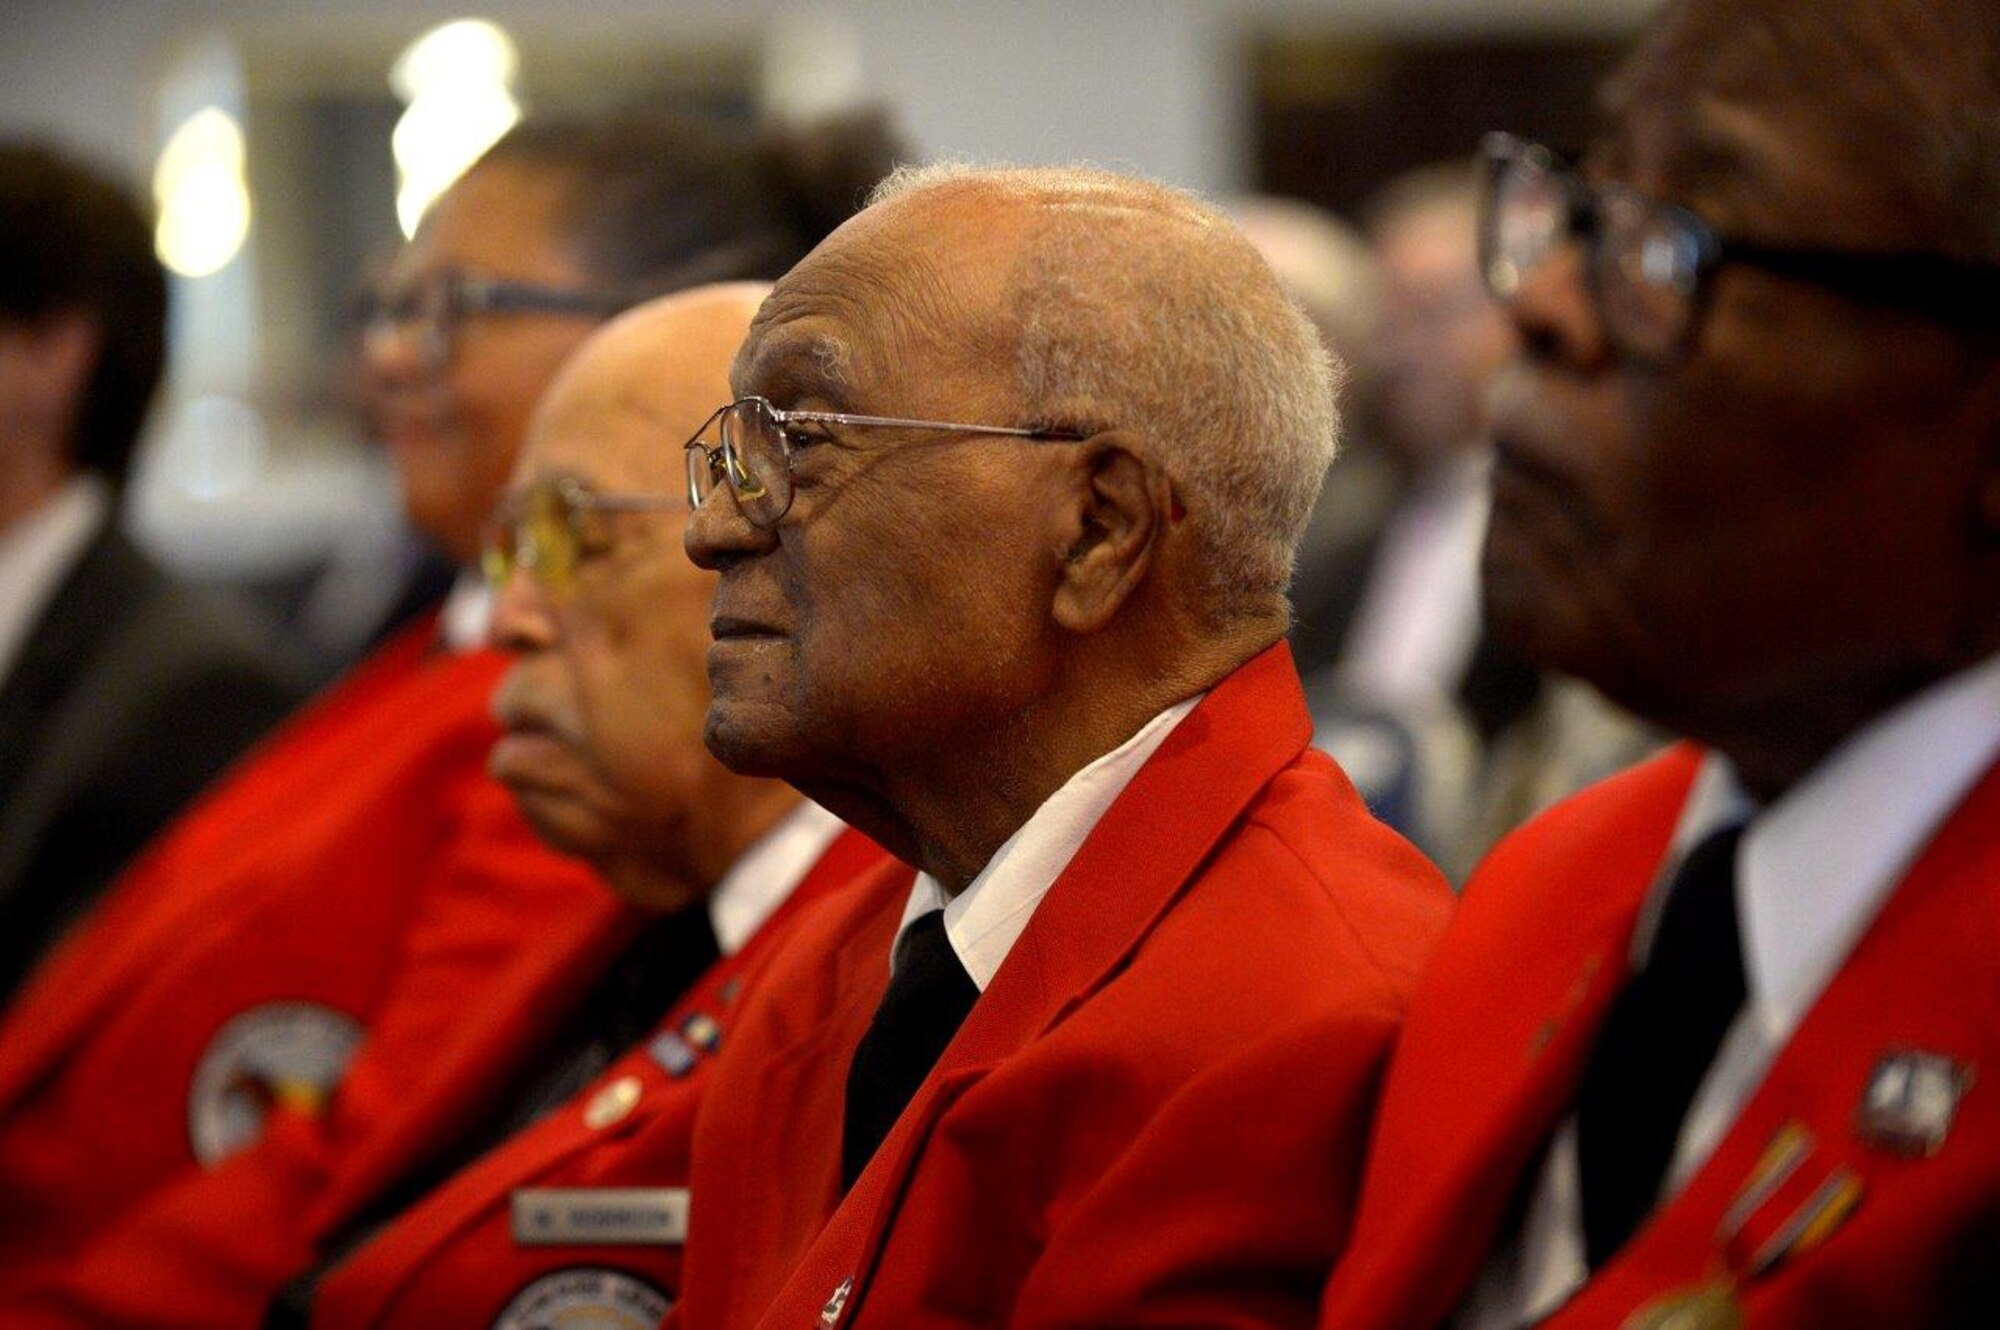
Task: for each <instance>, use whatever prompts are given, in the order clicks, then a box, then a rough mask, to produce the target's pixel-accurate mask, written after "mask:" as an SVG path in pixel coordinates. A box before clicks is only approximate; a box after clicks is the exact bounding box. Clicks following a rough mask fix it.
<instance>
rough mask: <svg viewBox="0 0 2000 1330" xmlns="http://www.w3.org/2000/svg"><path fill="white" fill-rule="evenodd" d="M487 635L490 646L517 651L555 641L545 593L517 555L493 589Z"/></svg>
mask: <svg viewBox="0 0 2000 1330" xmlns="http://www.w3.org/2000/svg"><path fill="white" fill-rule="evenodd" d="M486 637H487V641H489V642H490V643H492V645H493V646H495V647H497V648H499V649H500V650H502V651H511V652H513V653H515V654H516V655H519V654H522V653H525V652H530V651H545V650H547V649H548V648H550V647H552V646H554V645H555V641H556V622H555V616H554V615H553V614H552V613H551V612H550V607H549V601H548V597H547V596H546V595H544V594H543V592H542V585H541V583H540V582H538V581H536V580H535V575H534V574H533V573H531V572H529V571H528V570H527V569H526V568H523V567H522V566H521V561H520V560H519V559H515V560H513V561H512V562H511V563H510V565H509V567H508V570H507V576H506V578H505V580H503V581H502V582H501V583H500V584H499V586H498V587H496V588H495V590H494V597H493V619H492V622H491V623H490V624H489V625H488V626H487V629H486Z"/></svg>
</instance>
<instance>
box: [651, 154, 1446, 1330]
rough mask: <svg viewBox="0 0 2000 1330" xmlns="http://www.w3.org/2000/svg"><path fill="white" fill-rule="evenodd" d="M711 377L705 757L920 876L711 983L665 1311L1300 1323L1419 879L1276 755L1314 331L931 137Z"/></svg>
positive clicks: (1241, 257)
mask: <svg viewBox="0 0 2000 1330" xmlns="http://www.w3.org/2000/svg"><path fill="white" fill-rule="evenodd" d="M732 381H733V391H734V394H735V396H736V398H737V400H736V401H735V402H734V403H733V404H732V405H730V406H728V407H725V408H723V409H722V410H721V411H719V412H718V413H717V422H716V424H715V425H714V426H712V427H711V428H708V429H705V430H704V431H703V432H702V433H701V434H700V435H699V436H698V437H697V438H696V439H695V440H694V441H693V442H692V443H691V444H690V445H689V460H690V468H689V477H690V482H691V488H692V491H693V495H694V497H696V498H697V499H698V500H699V501H700V506H699V507H698V509H697V510H696V513H695V516H694V519H693V521H692V522H691V523H690V525H689V527H688V548H689V551H690V552H691V553H692V554H693V555H694V557H695V559H696V560H697V562H699V563H701V564H702V565H703V566H704V567H707V568H711V569H714V570H716V571H717V572H718V573H720V575H721V581H720V586H719V589H718V591H717V593H716V601H715V611H714V617H713V623H712V626H713V630H714V634H715V638H716V641H715V645H714V646H713V647H712V648H711V649H710V652H709V677H710V681H711V683H712V685H713V688H714V694H715V696H714V701H713V703H712V704H711V706H710V708H709V713H708V741H709V746H710V748H711V749H712V750H714V751H715V752H716V753H718V754H719V755H720V756H721V757H722V758H723V760H724V761H725V762H727V763H728V764H729V765H730V766H731V767H733V768H734V769H736V770H738V771H744V772H756V773H763V774H769V775H777V776H782V777H783V778H784V779H786V780H787V781H789V782H791V783H792V784H794V785H796V786H797V787H798V788H800V789H801V790H804V791H805V792H806V793H808V794H809V795H811V796H812V797H813V798H814V799H815V800H817V801H819V802H820V803H822V804H824V805H825V806H827V807H829V808H832V809H834V810H835V811H837V812H840V813H841V814H842V815H843V816H845V817H847V818H848V819H849V820H850V821H852V822H853V823H854V824H855V825H856V826H858V827H862V828H863V829H865V830H868V831H869V832H870V833H871V834H872V835H874V836H875V837H876V839H878V840H879V841H880V842H881V843H882V844H884V845H886V846H888V847H890V848H891V849H892V850H893V851H894V852H895V853H897V854H898V855H899V856H901V857H902V858H903V859H904V860H905V862H906V864H907V865H909V866H908V867H902V868H900V870H885V871H884V872H882V873H881V874H879V875H878V876H877V877H876V878H875V879H873V880H872V881H870V882H867V883H864V884H862V885H861V888H860V889H859V890H857V891H856V892H854V893H853V894H851V895H848V896H846V897H844V898H843V899H841V900H839V901H835V902H829V903H828V905H827V906H826V907H823V908H821V909H819V910H817V911H815V912H814V914H813V915H811V916H809V917H807V918H804V919H802V920H801V921H800V926H799V929H798V932H797V933H796V934H795V935H794V937H793V938H792V939H791V940H790V942H789V943H788V945H786V946H785V947H784V949H783V950H782V951H781V952H780V953H779V954H778V955H776V956H775V957H774V959H773V962H772V966H771V969H770V971H769V972H768V974H767V975H766V976H765V982H764V984H763V985H762V986H760V988H759V990H758V993H757V994H756V995H755V996H754V997H753V999H752V1000H751V1006H750V1007H749V1008H747V1009H746V1010H745V1012H744V1013H743V1016H742V1019H741V1020H740V1021H739V1024H738V1029H737V1037H736V1038H735V1039H734V1041H733V1042H732V1045H731V1047H730V1048H729V1050H728V1051H727V1053H726V1054H725V1056H724V1057H723V1059H722V1061H721V1064H720V1065H719V1066H718V1068H717V1079H716V1083H715V1085H714V1087H713V1090H712V1092H711V1095H710V1098H709V1099H708V1101H707V1102H706V1103H705V1105H704V1107H703V1110H702V1114H701V1119H700V1122H699V1124H698V1125H697V1129H696V1154H695V1165H694V1179H695V1202H694V1216H693V1243H694V1245H693V1246H691V1247H690V1250H689V1254H688V1267H687V1278H686V1300H685V1302H684V1304H683V1305H684V1308H685V1313H684V1315H685V1322H684V1323H685V1324H686V1325H688V1326H690V1327H701V1328H702V1330H710V1328H711V1327H732V1328H733V1327H746V1326H751V1325H756V1324H760V1323H761V1324H766V1325H771V1326H797V1325H802V1324H806V1325H809V1324H815V1323H817V1324H821V1325H839V1326H846V1325H850V1324H866V1325H879V1326H911V1325H934V1324H945V1323H949V1324H960V1325H1000V1324H1008V1325H1056V1324H1062V1325H1085V1324H1088V1325H1111V1324H1135V1323H1153V1324H1181V1325H1185V1324H1205V1325H1206V1324H1236V1323H1241V1322H1244V1321H1246V1320H1258V1321H1264V1320H1269V1321H1276V1322H1302V1321H1304V1320H1307V1319H1309V1317H1310V1316H1311V1313H1312V1304H1313V1284H1314V1282H1315V1280H1317V1279H1319V1278H1320V1277H1322V1276H1323V1274H1324V1272H1325V1270H1326V1269H1327V1267H1328V1266H1329V1265H1330V1264H1331V1263H1332V1260H1333V1258H1334V1256H1335V1254H1336V1253H1337V1251H1338V1250H1339V1248H1340V1245H1341V1242H1342V1238H1343V1235H1344V1232H1345V1229H1346V1220H1347V1209H1348V1200H1349V1195H1350V1190H1351V1187H1352V1185H1353V1182H1354V1179H1355V1173H1356V1170H1357V1168H1358V1165H1359V1159H1360V1152H1361V1144H1362V1138H1363V1135H1364V1133H1365V1128H1366V1124H1367V1121H1368V1117H1369V1111H1370V1107H1371V1104H1372V1100H1373V1093H1374V1085H1375V1079H1376V1076H1377V1075H1378V1073H1379V1071H1380V1068H1381V1066H1382V1063H1383V1061H1384V1059H1385V1057H1386V1054H1387V1052H1388V1048H1389V1045H1390V1042H1391V1040H1392V1038H1393V1037H1394V1034H1395V1031H1396V1027H1397V1024H1398V1021H1399V1019H1400V1015H1401V1011H1402V1005H1403V999H1404V994H1405V993H1406V992H1407V991H1408V988H1409V986H1410V983H1411V980H1412V978H1413V976H1414V974H1415V971H1416V969H1417V967H1418V965H1419V964H1420V962H1421V960H1422V957H1423V955H1424V954H1425V952H1426V950H1427V949H1428V946H1429V944H1430V940H1431V938H1432V936H1433V935H1434V934H1435V933H1436V932H1437V930H1438V929H1439V927H1440V926H1441V925H1442V923H1443V920H1444V915H1445V912H1446V908H1447V899H1448V897H1447V892H1446V889H1445V887H1444V885H1443V883H1442V880H1441V879H1440V878H1439V877H1438V875H1437V874H1436V872H1435V871H1434V870H1433V869H1432V868H1431V867H1430V865H1428V864H1427V863H1425V862H1424V861H1423V860H1422V858H1421V857H1419V856H1418V855H1417V854H1416V852H1415V851H1413V850H1412V849H1411V848H1410V847H1409V846H1408V845H1407V844H1405V843H1404V842H1403V841H1401V840H1399V839H1398V838H1396V836H1395V835H1394V834H1393V833H1391V832H1389V831H1388V830H1386V829H1385V828H1384V827H1383V826H1382V825H1381V824H1380V823H1378V822H1376V821H1375V820H1374V819H1372V818H1371V817H1370V816H1369V815H1368V813H1367V811H1366V809H1365V808H1364V807H1363V806H1362V804H1361V802H1360V800H1359V798H1358V797H1357V796H1356V795H1355V793H1354V790H1353V788H1352V786H1351V785H1349V784H1348V782H1347V780H1346V779H1345V778H1344V777H1343V776H1342V775H1341V774H1340V772H1339V771H1338V770H1337V769H1336V768H1335V767H1334V766H1333V764H1332V763H1331V761H1330V760H1328V759H1327V758H1325V757H1324V756H1322V755H1320V754H1318V753H1316V752H1313V751H1310V750H1308V748H1307V742H1308V740H1309V738H1310V731H1311V725H1310V722H1309V721H1308V719H1307V716H1306V712H1305V707H1304V701H1303V697H1302V695H1301V692H1300V688H1299V683H1298V677H1297V674H1296V672H1295V670H1294V668H1293V666H1292V662H1291V658H1290V655H1289V654H1288V652H1287V649H1286V648H1285V646H1284V643H1283V638H1284V635H1285V630H1286V627H1287V624H1288V621H1289V614H1288V609H1287V605H1286V600H1285V585H1286V580H1287V576H1288V574H1289V572H1290V569H1291V561H1292V554H1293V550H1294V547H1295V545H1296V542H1297V540H1298V536H1299V532H1300V530H1301V529H1302V527H1303V525H1304V523H1305V520H1306V515H1307V512H1308V510H1309V509H1310V508H1311V506H1312V503H1313V499H1314V496H1315V494H1316V492H1317V489H1318V486H1319V482H1320V477H1321V476H1322V474H1323V473H1324V472H1325V469H1326V464H1327V461H1328V459H1329V457H1330V455H1331V453H1332V450H1333V447H1334V429H1335V421H1334V409H1333V400H1332V389H1331V382H1332V372H1331V367H1330V365H1329V364H1328V361H1327V359H1326V355H1325V352H1324V351H1323V350H1322V349H1321V347H1320V345H1319V341H1318V339H1317V337H1316V336H1315V334H1314V332H1313V329H1312V327H1311V325H1310V324H1308V323H1307V322H1306V320H1305V318H1304V316H1303V315H1301V314H1300V313H1299V312H1298V311H1297V310H1296V309H1295V308H1294V307H1293V306H1292V305H1291V304H1290V303H1289V302H1288V301H1287V300H1286V298H1285V297H1284V295H1283V293H1282V292H1281V291H1280V289H1279V287H1278V284H1277V282H1276V279H1275V278H1274V277H1273V276H1272V274H1271V273H1270V271H1269V269H1268V268H1267V267H1266V266H1265V265H1264V263H1263V261H1262V260H1261V259H1260V258H1258V257H1257V254H1256V252H1255V251H1254V250H1253V249H1252V248H1251V247H1250V245H1249V244H1248V242H1246V241H1245V240H1244V239H1243V238H1242V237H1241V236H1240V235H1239V234H1238V233H1237V232H1236V231H1235V229H1234V228H1233V227H1232V226H1231V225H1230V224H1229V223H1228V222H1227V220H1225V219H1224V218H1223V217H1221V216H1220V215H1219V214H1217V213H1216V212H1214V211H1213V210H1212V209H1210V208H1208V207H1207V206H1206V205H1203V204H1201V203H1199V202H1197V201H1196V200H1194V199H1191V198H1189V197H1187V196H1185V195H1182V194H1179V193H1176V192H1174V191H1171V190H1168V189H1165V188H1162V187H1159V186H1155V185H1151V184H1147V183H1144V182H1141V181H1137V180H1131V179H1127V178H1123V177H1119V176H1114V175H1110V174H1106V173H1100V172H1091V171H1054V170H1042V171H1005V172H964V171H950V170H947V171H944V172H942V173H918V174H910V175H906V176H903V177H901V178H900V179H896V180H895V181H894V182H893V185H892V187H891V188H890V189H889V190H887V191H886V192H885V193H884V194H883V195H882V196H881V197H880V198H878V200H877V201H876V202H875V203H874V204H872V205H871V206H870V207H869V208H868V209H866V210H865V211H864V212H862V213H861V214H860V215H859V216H858V217H857V218H856V219H855V220H854V221H853V222H851V223H850V224H848V225H846V226H844V227H842V228H841V230H839V231H837V232H836V233H835V234H834V235H833V236H832V237H831V238H829V239H828V240H827V241H826V242H825V243H824V244H823V245H822V246H821V247H820V248H819V249H818V250H816V251H815V252H814V253H813V254H812V255H810V256H808V257H807V259H806V260H805V261H804V262H802V263H801V264H800V265H799V266H798V267H797V268H795V269H793V271H792V272H791V273H790V274H788V275H787V276H786V277H785V278H784V279H783V280H782V281H780V282H779V283H778V285H777V287H776V288H775V289H774V291H773V293H772V295H771V297H770V299H769V300H767V301H766V302H765V304H764V308H763V310H762V311H761V312H760V313H759V314H758V317H757V321H756V323H755V325H754V326H753V327H752V329H751V331H750V337H749V340H748V341H746V342H745V344H744V347H743V350H742V352H741V353H740V354H739V356H738V357H737V361H736V367H735V371H734V374H733V376H732ZM912 868H914V870H915V873H914V881H913V880H912V879H913V873H912ZM892 956H893V960H892ZM760 1318H761V1320H760Z"/></svg>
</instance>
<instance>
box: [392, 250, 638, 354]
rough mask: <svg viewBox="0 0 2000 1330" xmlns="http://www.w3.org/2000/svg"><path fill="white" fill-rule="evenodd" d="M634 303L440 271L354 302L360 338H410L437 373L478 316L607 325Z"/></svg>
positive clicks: (607, 294)
mask: <svg viewBox="0 0 2000 1330" xmlns="http://www.w3.org/2000/svg"><path fill="white" fill-rule="evenodd" d="M635 303H637V302H636V301H635V300H634V299H633V298H632V297H631V296H628V295H622V294H618V293H615V292H610V291H584V290H575V289H571V288H567V287H558V286H545V285H542V284H540V283H537V282H517V281H508V280H503V279H500V278H495V277H480V276H476V275H474V274H472V273H466V272H461V271H458V270H456V269H442V270H439V271H436V272H431V273H427V274H425V275H424V276H423V277H421V278H419V279H418V280H416V281H414V282H410V283H407V284H405V285H402V286H398V287H390V288H387V289H384V290H377V291H365V292H363V293H362V294H361V295H360V296H359V297H357V298H356V300H355V308H354V318H355V322H356V324H357V325H358V326H359V327H360V329H361V333H362V335H363V336H364V337H371V338H372V337H401V336H409V337H413V338H415V339H416V345H417V350H418V354H419V356H420V357H421V358H422V360H423V363H424V364H425V365H427V366H429V367H431V368H438V367H441V366H443V365H445V364H448V363H449V362H450V360H451V357H452V353H453V352H454V351H455V350H456V349H457V345H458V336H459V331H460V329H461V328H462V327H463V325H464V324H465V322H466V321H467V320H468V319H471V318H474V317H477V316H479V315H482V314H555V315H561V316H567V317H574V318H587V319H607V318H610V317H611V316H612V315H614V314H619V313H622V312H624V311H625V310H627V309H630V308H631V307H632V306H633V305H634V304H635Z"/></svg>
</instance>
